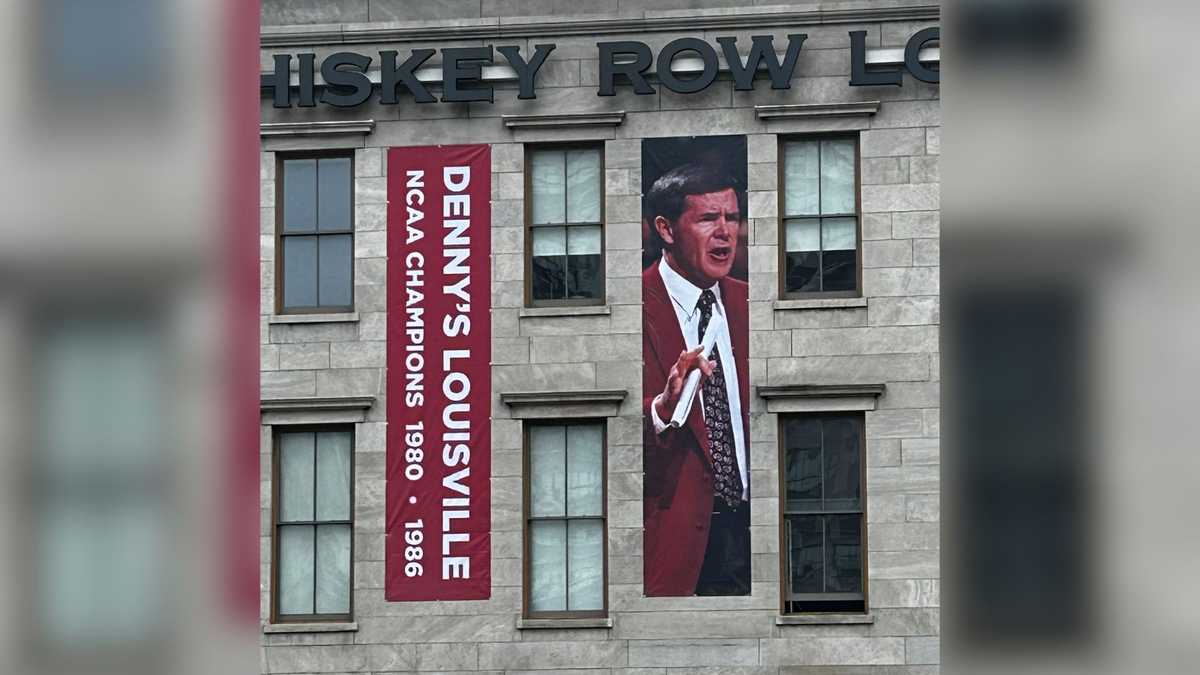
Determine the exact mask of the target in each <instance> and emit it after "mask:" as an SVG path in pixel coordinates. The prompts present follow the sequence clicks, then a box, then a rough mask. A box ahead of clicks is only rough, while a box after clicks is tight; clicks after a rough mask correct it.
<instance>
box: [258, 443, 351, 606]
mask: <svg viewBox="0 0 1200 675" xmlns="http://www.w3.org/2000/svg"><path fill="white" fill-rule="evenodd" d="M322 431H348V432H349V433H350V522H349V525H350V578H349V580H348V584H349V589H350V611H349V612H348V613H346V614H280V613H279V572H280V567H279V526H280V523H279V500H280V492H279V488H280V486H281V482H280V467H281V462H280V460H281V452H280V451H281V449H282V447H281V444H280V437H281V436H283V435H284V434H287V433H297V432H303V433H320V432H322ZM357 431H358V429H357V425H354V424H289V425H286V426H282V425H281V426H275V427H272V429H271V623H272V624H307V623H351V622H353V621H354V562H355V561H354V538H355V536H356V534H357V533H356V531H355V523H356V520H357V519H356V518H355V517H354V516H355V511H356V497H355V483H356V482H357V481H356V480H355V478H356V473H355V472H356V466H355V464H356V463H355V457H354V456H355V454H356V450H357V447H358V433H357ZM314 455H315V448H314ZM314 461H315V457H314ZM316 480H317V478H316V476H315V475H314V476H313V484H314V489H315V486H316ZM313 517H314V520H313V521H312V523H313V526H314V527H316V526H318V525H322V524H343V521H319V520H315V518H316V513H313ZM313 554H314V557H315V555H316V550H315V549H314V550H313ZM314 599H315V596H314ZM313 609H314V610H315V609H316V607H315V606H314V607H313Z"/></svg>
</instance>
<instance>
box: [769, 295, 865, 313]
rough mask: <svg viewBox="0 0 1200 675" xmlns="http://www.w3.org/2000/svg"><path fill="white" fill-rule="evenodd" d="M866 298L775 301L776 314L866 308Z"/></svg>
mask: <svg viewBox="0 0 1200 675" xmlns="http://www.w3.org/2000/svg"><path fill="white" fill-rule="evenodd" d="M866 306H867V299H866V298H812V299H810V300H800V299H796V300H776V301H775V305H774V309H775V311H776V312H789V311H794V310H809V309H855V308H858V307H866Z"/></svg>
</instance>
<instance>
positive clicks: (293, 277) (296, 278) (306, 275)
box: [283, 237, 317, 309]
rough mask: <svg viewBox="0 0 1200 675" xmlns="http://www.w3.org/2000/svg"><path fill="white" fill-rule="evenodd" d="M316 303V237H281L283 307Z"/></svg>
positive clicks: (309, 305) (310, 305)
mask: <svg viewBox="0 0 1200 675" xmlns="http://www.w3.org/2000/svg"><path fill="white" fill-rule="evenodd" d="M316 305H317V238H316V237H284V238H283V307H284V309H287V308H291V307H315V306H316Z"/></svg>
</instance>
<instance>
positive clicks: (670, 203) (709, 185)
mask: <svg viewBox="0 0 1200 675" xmlns="http://www.w3.org/2000/svg"><path fill="white" fill-rule="evenodd" d="M726 189H733V190H734V191H735V192H736V191H737V186H736V182H735V181H734V179H733V177H732V176H730V175H729V174H726V173H724V172H722V171H719V170H717V169H714V168H713V167H712V166H710V165H707V164H684V165H683V166H677V167H675V168H674V169H671V170H670V171H668V172H666V173H664V174H663V175H661V176H659V178H658V180H656V181H654V185H652V186H650V192H648V193H647V194H646V214H645V215H646V220H647V222H649V224H650V230H651V231H652V232H653V231H654V219H655V218H657V217H658V216H662V217H664V218H666V219H667V220H669V221H671V222H675V221H676V219H678V218H679V216H680V214H682V213H683V210H684V204H685V202H686V198H687V196H688V195H706V194H709V193H710V192H720V191H722V190H726Z"/></svg>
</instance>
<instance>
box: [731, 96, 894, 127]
mask: <svg viewBox="0 0 1200 675" xmlns="http://www.w3.org/2000/svg"><path fill="white" fill-rule="evenodd" d="M879 105H880V104H879V101H856V102H850V103H789V104H786V105H756V106H754V116H755V117H757V118H758V119H760V120H764V121H766V122H771V121H774V120H794V119H813V118H832V117H860V116H861V117H870V116H871V115H874V114H875V113H877V112H879Z"/></svg>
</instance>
